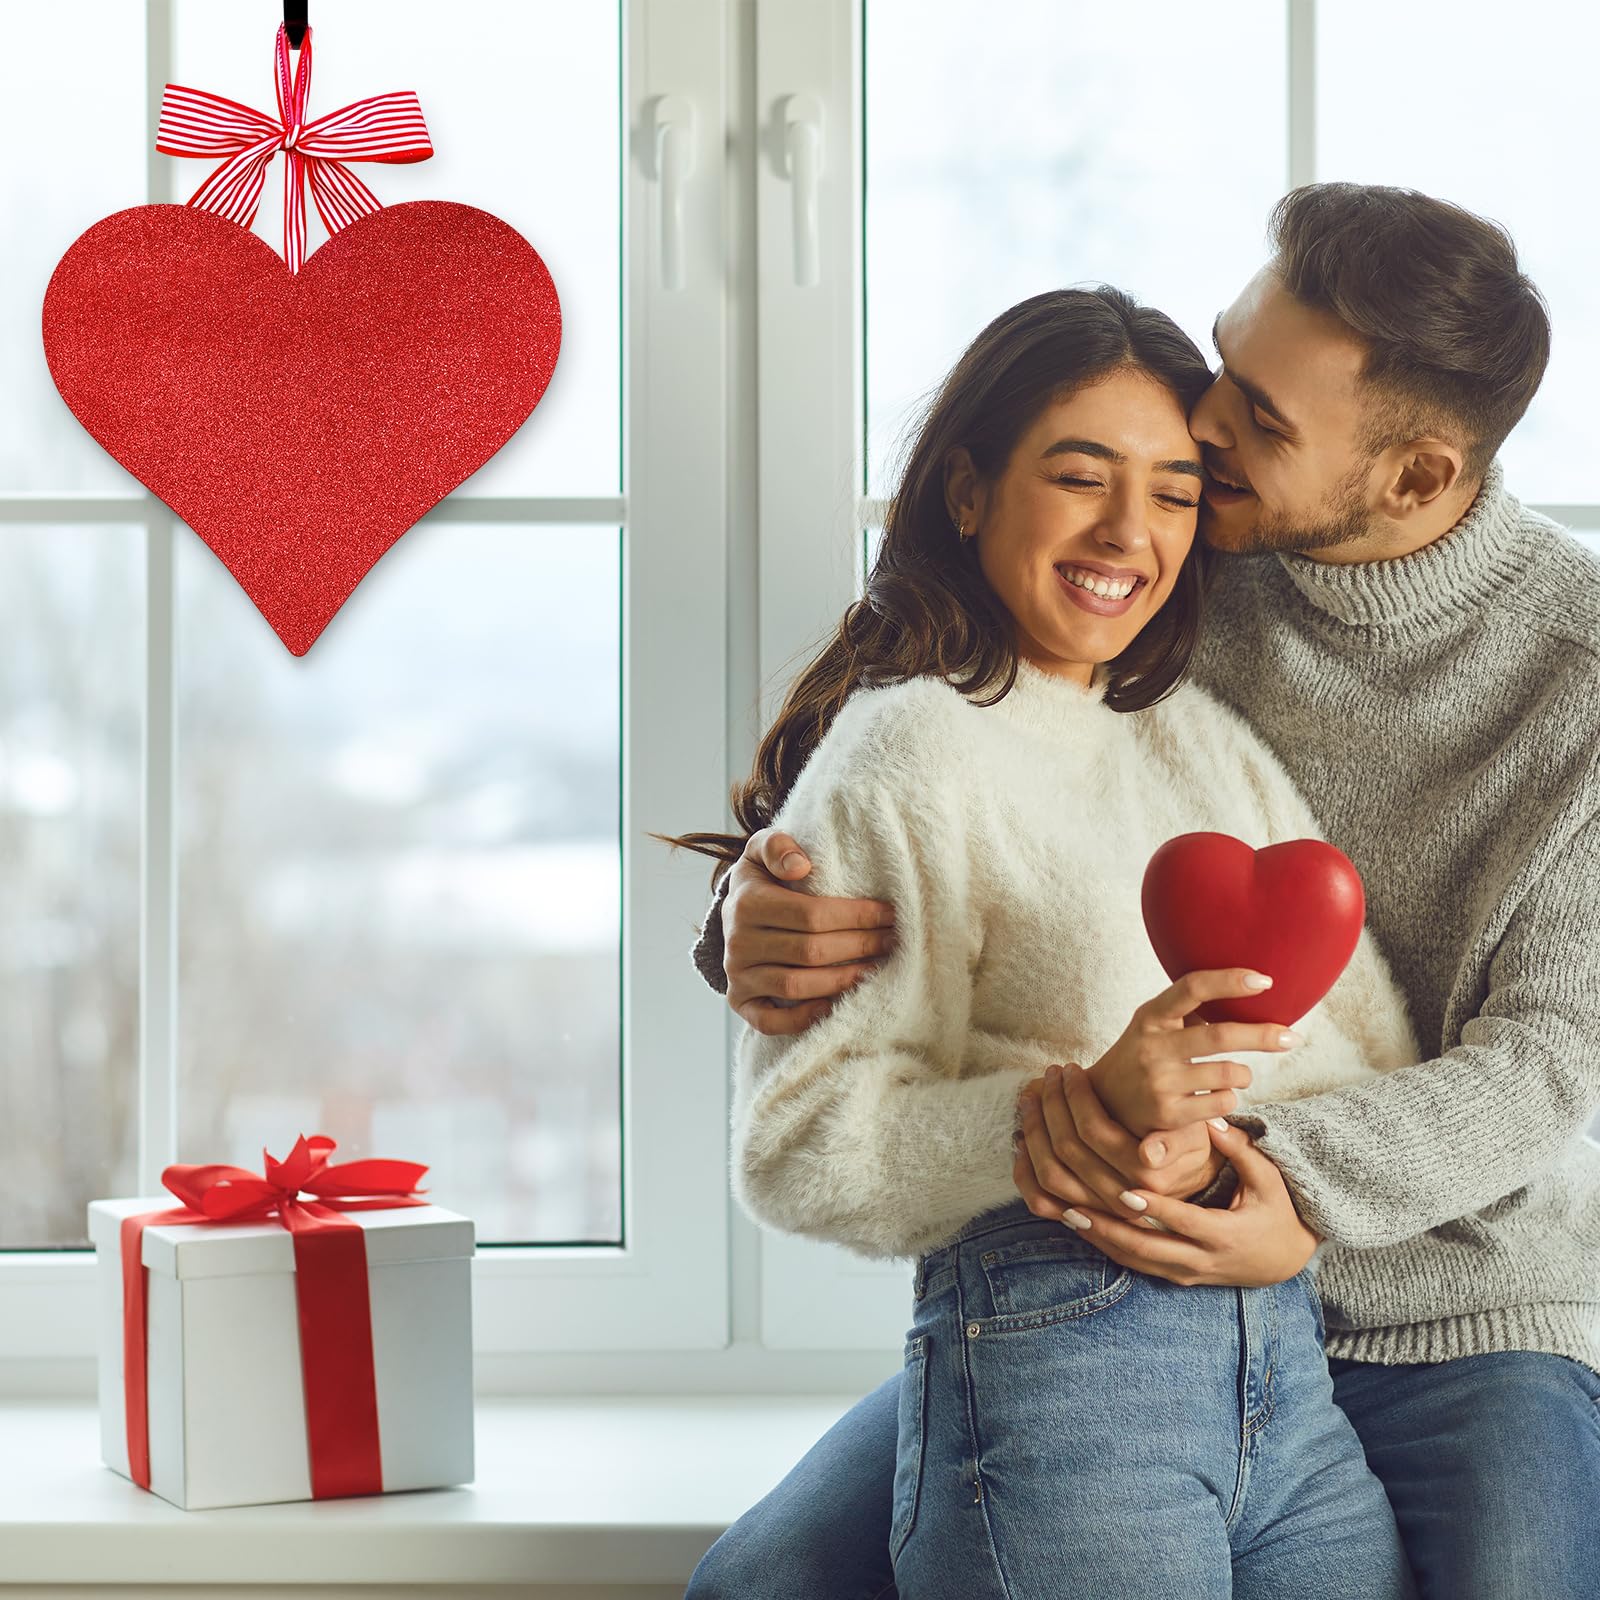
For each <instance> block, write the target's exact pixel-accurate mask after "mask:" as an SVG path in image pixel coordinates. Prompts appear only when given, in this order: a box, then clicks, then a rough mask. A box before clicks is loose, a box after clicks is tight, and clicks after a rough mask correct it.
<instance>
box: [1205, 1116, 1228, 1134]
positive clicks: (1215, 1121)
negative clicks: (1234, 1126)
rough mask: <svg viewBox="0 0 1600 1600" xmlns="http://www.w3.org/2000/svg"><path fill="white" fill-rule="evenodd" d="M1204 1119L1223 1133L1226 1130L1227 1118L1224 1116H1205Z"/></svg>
mask: <svg viewBox="0 0 1600 1600" xmlns="http://www.w3.org/2000/svg"><path fill="white" fill-rule="evenodd" d="M1206 1121H1207V1122H1209V1123H1210V1124H1211V1126H1212V1127H1213V1128H1220V1129H1221V1130H1222V1132H1223V1133H1226V1132H1227V1131H1228V1119H1227V1118H1226V1117H1207V1118H1206Z"/></svg>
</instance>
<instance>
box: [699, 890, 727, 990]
mask: <svg viewBox="0 0 1600 1600" xmlns="http://www.w3.org/2000/svg"><path fill="white" fill-rule="evenodd" d="M732 878H733V868H732V867H730V868H729V869H728V870H727V871H726V872H725V873H723V875H722V877H721V878H720V879H718V881H717V887H716V891H715V893H714V894H713V895H712V896H711V905H710V907H709V908H708V909H707V911H706V919H705V921H704V922H703V923H702V924H701V925H700V935H699V937H698V938H697V939H696V940H695V942H694V944H693V945H692V946H691V947H690V950H689V959H690V960H691V961H693V962H694V970H695V971H696V972H698V973H699V974H700V976H701V977H702V978H704V979H705V981H706V982H707V983H708V984H710V985H711V987H712V989H713V990H715V991H716V993H718V994H726V993H727V992H728V974H727V971H726V970H725V969H724V967H723V964H722V963H723V950H722V903H723V901H725V900H726V899H727V898H728V884H729V883H730V882H731V881H732Z"/></svg>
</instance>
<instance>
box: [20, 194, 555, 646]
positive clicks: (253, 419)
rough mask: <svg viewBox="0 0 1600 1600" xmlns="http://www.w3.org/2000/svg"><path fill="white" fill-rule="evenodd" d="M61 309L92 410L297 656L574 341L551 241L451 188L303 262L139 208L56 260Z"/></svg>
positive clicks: (55, 368)
mask: <svg viewBox="0 0 1600 1600" xmlns="http://www.w3.org/2000/svg"><path fill="white" fill-rule="evenodd" d="M43 324H44V348H45V359H46V361H47V362H48V363H49V367H50V375H51V377H52V378H53V379H54V380H55V385H56V388H57V389H59V390H60V392H61V397H62V399H63V400H65V401H66V403H67V405H68V406H69V407H70V408H71V410H72V412H73V414H74V415H75V416H76V417H77V419H78V420H79V421H80V422H81V423H82V424H83V425H84V427H85V428H87V429H88V431H89V432H90V433H91V434H92V435H93V436H94V438H95V439H97V440H98V441H99V443H100V444H101V445H103V446H104V448H105V449H106V450H107V451H109V452H110V453H111V455H113V456H114V457H115V458H116V459H117V460H118V461H119V462H120V463H121V464H122V465H123V466H124V467H126V468H127V470H128V471H129V472H131V473H132V474H133V475H134V477H136V478H137V479H138V480H139V481H140V482H141V483H143V484H144V485H145V486H146V487H147V488H149V489H150V490H151V491H152V492H153V493H155V494H156V495H158V496H159V497H160V498H161V499H162V500H164V501H165V502H166V503H167V504H168V505H169V506H171V507H172V509H173V510H174V511H175V512H176V513H177V514H178V516H179V517H181V518H182V519H183V521H184V522H186V523H187V524H188V525H189V526H190V527H191V528H192V529H194V531H195V532H196V533H197V534H199V536H200V537H201V538H202V539H204V540H205V542H206V543H207V544H208V545H209V546H210V547H211V548H212V550H214V551H215V552H216V554H217V555H218V557H219V558H220V559H221V560H222V562H223V564H224V565H225V566H226V567H227V568H228V570H229V571H230V572H231V573H232V574H233V575H234V577H235V578H236V579H237V580H238V581H239V584H240V586H241V587H242V588H243V589H244V591H245V593H246V594H248V595H249V596H250V598H251V600H252V601H254V603H255V605H256V607H257V609H258V610H259V611H260V612H261V614H262V616H264V617H265V618H266V619H267V621H268V623H270V624H271V626H272V628H273V630H274V631H275V632H276V633H277V635H278V636H279V638H281V639H282V640H283V642H284V644H285V645H287V646H288V648H289V649H290V650H291V651H292V652H293V653H294V654H295V655H297V656H298V655H304V654H305V652H306V651H307V650H309V649H310V648H311V646H312V644H313V643H314V642H315V640H316V638H317V636H318V635H319V634H320V633H321V632H322V630H323V629H324V628H326V627H327V625H328V623H329V622H330V621H331V620H332V618H333V616H334V614H335V613H336V612H337V611H338V609H339V607H340V606H342V605H343V604H344V602H345V601H346V600H347V599H348V598H349V596H350V594H351V592H352V591H353V590H354V589H355V587H356V585H357V584H358V583H360V582H361V580H362V578H363V577H365V576H366V574H367V573H368V572H369V571H370V570H371V568H372V566H373V564H374V563H375V562H376V561H377V560H378V558H379V557H380V556H381V555H382V554H383V553H384V551H386V550H387V549H388V548H389V546H390V545H392V544H393V543H394V542H395V540H396V539H398V538H399V537H400V535H401V534H403V533H404V532H405V531H406V529H407V528H409V527H410V526H411V525H412V524H413V523H414V522H416V520H417V519H418V518H419V517H420V516H422V514H423V513H424V512H425V511H427V510H428V509H429V508H430V507H431V506H434V505H436V504H437V503H438V502H439V501H440V500H442V499H443V498H444V497H445V496H446V495H447V494H449V493H450V491H451V490H452V489H454V488H456V487H457V486H458V485H459V484H460V483H462V482H463V480H465V479H466V478H468V477H470V476H471V475H472V474H473V473H474V472H476V471H477V470H478V468H479V467H481V466H482V465H483V463H484V462H485V461H487V460H488V459H489V457H490V456H492V455H493V454H494V453H495V451H497V450H498V449H499V448H500V447H501V446H502V445H503V444H504V443H505V442H506V441H507V440H508V439H509V438H510V437H511V436H512V434H514V433H515V432H516V431H517V429H518V428H520V427H521V426H522V424H523V423H524V422H525V421H526V420H527V419H528V417H529V415H530V414H531V413H532V411H533V408H534V407H535V406H536V405H537V404H538V403H539V398H540V396H541V395H543V393H544V391H545V389H546V387H547V386H548V384H549V382H550V377H551V374H552V373H553V372H554V370H555V364H556V356H557V353H558V351H559V350H560V346H561V307H560V304H559V301H558V300H557V297H556V289H555V284H554V282H553V281H552V279H551V277H550V274H549V272H548V271H547V270H546V268H545V265H544V262H543V261H542V260H540V258H539V255H538V252H537V251H535V250H534V248H533V246H532V245H530V244H529V243H528V241H527V240H526V239H524V238H523V237H522V235H521V234H519V233H518V232H517V231H516V229H514V228H512V227H511V226H510V225H509V224H508V223H505V222H502V221H501V220H500V218H498V217H495V216H492V215H490V213H488V212H487V211H480V210H478V209H477V208H476V207H474V206H465V205H457V204H456V203H454V202H452V201H446V200H415V201H409V202H406V203H404V204H401V205H396V206H386V207H385V208H384V209H383V210H382V211H378V212H375V213H373V214H372V215H371V216H368V217H363V218H361V219H360V220H359V221H357V222H355V223H352V224H351V225H350V226H349V227H347V228H344V229H342V230H341V231H340V232H339V233H337V234H335V235H334V236H333V237H332V238H331V239H329V240H328V241H327V242H326V243H325V244H323V245H322V246H321V247H320V248H319V249H317V250H316V251H315V253H314V254H312V256H311V257H310V258H309V259H308V260H307V261H306V263H305V265H304V267H303V268H302V269H301V270H300V272H299V273H298V274H297V275H295V276H291V275H290V273H289V269H288V267H287V266H286V265H285V264H284V261H283V259H282V258H281V257H280V256H279V255H278V254H277V253H276V252H275V251H274V250H273V249H272V247H271V246H270V245H268V244H267V243H266V242H265V241H264V240H262V239H260V238H258V237H257V236H256V235H255V234H253V233H249V232H247V231H246V230H245V229H243V228H241V227H239V226H238V225H237V224H235V223H232V222H228V221H225V220H224V219H222V218H221V217H216V216H212V215H211V214H209V213H207V212H203V211H198V210H195V209H193V208H191V207H189V206H179V205H153V206H134V207H131V208H130V209H128V210H126V211H118V212H116V213H115V214H113V215H112V216H109V217H105V218H103V219H102V220H101V221H99V222H97V223H95V224H94V226H93V227H91V228H89V229H87V230H86V231H85V232H84V233H83V234H81V235H80V236H79V238H78V239H77V240H76V241H74V243H73V244H72V246H71V248H70V249H69V250H68V251H67V253H66V254H65V255H64V256H63V257H62V258H61V260H60V261H59V262H58V263H57V265H56V269H55V271H54V272H53V273H52V274H51V277H50V283H49V286H48V287H47V289H46V290H45V297H44V316H43Z"/></svg>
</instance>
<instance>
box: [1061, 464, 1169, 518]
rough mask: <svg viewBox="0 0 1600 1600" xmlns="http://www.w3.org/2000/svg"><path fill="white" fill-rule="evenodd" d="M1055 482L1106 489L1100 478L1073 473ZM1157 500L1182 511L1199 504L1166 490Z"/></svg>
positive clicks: (1062, 476)
mask: <svg viewBox="0 0 1600 1600" xmlns="http://www.w3.org/2000/svg"><path fill="white" fill-rule="evenodd" d="M1053 481H1054V482H1056V483H1070V484H1072V485H1074V487H1076V488H1079V489H1103V488H1105V485H1104V484H1103V483H1101V481H1100V480H1099V479H1098V478H1080V477H1078V476H1077V475H1075V474H1073V473H1064V474H1062V475H1060V476H1058V477H1056V478H1055V479H1054V480H1053ZM1155 498H1156V499H1157V500H1159V501H1160V502H1161V503H1162V504H1163V505H1166V506H1171V507H1174V508H1176V509H1180V510H1181V509H1182V508H1184V507H1188V508H1189V509H1190V510H1193V508H1194V507H1195V506H1196V505H1198V504H1199V502H1198V501H1195V500H1185V499H1184V498H1183V496H1182V495H1179V494H1169V493H1167V492H1166V491H1165V490H1162V491H1161V492H1159V493H1158V494H1157V495H1156V497H1155Z"/></svg>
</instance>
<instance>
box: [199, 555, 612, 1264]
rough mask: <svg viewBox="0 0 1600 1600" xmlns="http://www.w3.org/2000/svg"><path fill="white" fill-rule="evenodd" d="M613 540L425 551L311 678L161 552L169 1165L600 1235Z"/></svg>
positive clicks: (217, 590) (238, 606)
mask: <svg viewBox="0 0 1600 1600" xmlns="http://www.w3.org/2000/svg"><path fill="white" fill-rule="evenodd" d="M620 549H621V534H620V531H619V530H617V529H615V528H600V527H566V528H556V527H517V526H495V527H464V526H460V525H455V524H438V525H429V526H425V527H421V528H415V529H413V530H412V531H411V532H410V533H408V534H407V535H406V537H405V539H404V540H403V541H402V542H401V543H400V544H399V545H397V546H396V547H395V548H394V549H393V550H391V551H390V552H389V554H388V555H386V556H385V557H384V558H383V560H382V561H380V562H379V564H378V565H377V566H376V567H375V568H374V569H373V571H372V572H371V573H370V574H369V575H368V576H367V578H366V579H365V581H364V582H363V583H362V585H361V587H360V588H359V589H358V590H357V591H356V593H355V594H354V595H352V596H351V598H350V599H349V600H348V601H347V602H346V604H345V608H344V610H343V611H341V612H340V614H339V615H338V616H337V617H336V618H335V619H334V621H333V622H332V623H331V624H330V626H329V628H328V631H327V632H326V633H325V634H323V636H322V637H321V638H320V639H319V640H318V641H317V643H316V645H315V646H314V647H313V648H312V649H311V651H310V652H309V653H308V654H307V655H305V656H303V657H295V656H291V655H290V654H289V653H288V651H286V650H285V649H284V648H283V646H282V644H280V643H279V641H278V639H277V638H276V636H275V635H274V634H273V633H272V632H271V630H270V629H269V628H268V627H267V625H266V623H265V622H264V621H263V620H262V618H261V617H260V615H259V614H258V613H257V612H256V610H255V608H254V606H252V605H251V604H250V602H249V600H247V599H246V598H245V596H244V594H243V593H242V591H240V589H239V588H238V587H237V585H236V584H235V583H234V581H233V579H232V577H231V576H229V574H228V572H227V571H226V569H225V568H224V567H223V566H222V564H221V563H220V562H219V561H217V560H216V558H215V557H214V556H213V555H212V554H211V552H210V551H209V550H207V549H206V548H205V547H204V546H203V545H202V544H201V543H200V542H199V541H198V540H197V539H195V538H194V537H193V536H192V535H191V534H189V533H188V531H187V530H180V533H179V629H180V632H179V642H178V643H179V647H178V670H179V694H180V723H179V733H180V739H179V751H178V762H179V813H178V818H179V850H180V878H179V982H178V990H179V1001H178V1004H179V1028H178V1037H179V1077H180V1106H181V1124H180V1131H179V1144H180V1149H181V1155H180V1159H181V1160H185V1161H236V1162H239V1163H240V1164H242V1165H247V1166H255V1165H256V1163H258V1162H259V1161H260V1158H261V1150H262V1147H263V1145H265V1146H266V1148H267V1149H269V1150H270V1151H271V1152H272V1154H273V1155H275V1156H277V1155H281V1154H282V1153H283V1149H284V1148H286V1147H287V1146H289V1145H291V1144H292V1143H293V1141H294V1138H295V1136H296V1135H298V1134H300V1133H308V1134H309V1133H319V1132H320V1133H326V1134H329V1135H330V1136H332V1137H333V1138H334V1139H337V1140H338V1141H339V1151H338V1156H339V1158H340V1159H343V1158H346V1157H350V1158H354V1157H357V1156H366V1155H384V1156H397V1157H405V1158H407V1159H411V1160H416V1161H424V1162H427V1163H428V1164H429V1166H430V1168H431V1171H430V1173H429V1175H428V1178H427V1180H426V1182H427V1185H428V1187H429V1188H430V1189H431V1191H432V1193H433V1194H434V1195H435V1196H436V1198H437V1199H438V1201H439V1203H440V1204H442V1205H448V1206H451V1207H454V1208H456V1209H459V1210H462V1211H465V1212H467V1213H468V1214H469V1215H471V1216H473V1217H474V1218H475V1219H476V1220H477V1223H478V1228H479V1238H480V1239H481V1240H484V1241H511V1240H519V1241H520V1240H527V1241H538V1242H553V1241H557V1240H560V1241H568V1240H597V1241H612V1240H616V1239H617V1238H618V1237H619V1229H620V1218H621V1203H620V1155H619V1150H620V1131H621V1120H620V1118H621V1111H620V1105H621V1102H620V1097H619V1092H618V1085H619V1079H620V1040H621V1031H620V1024H619V1015H618V1013H619V1004H620V966H619V946H620V926H621V924H620V889H621V885H620V854H619V850H618V828H619V818H620V776H621V774H620V766H619V750H620V739H621V717H620V709H619V707H620V699H619V696H620V675H619V648H620V638H619V624H620V618H621V604H620V591H619V583H620V573H621V555H620Z"/></svg>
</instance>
